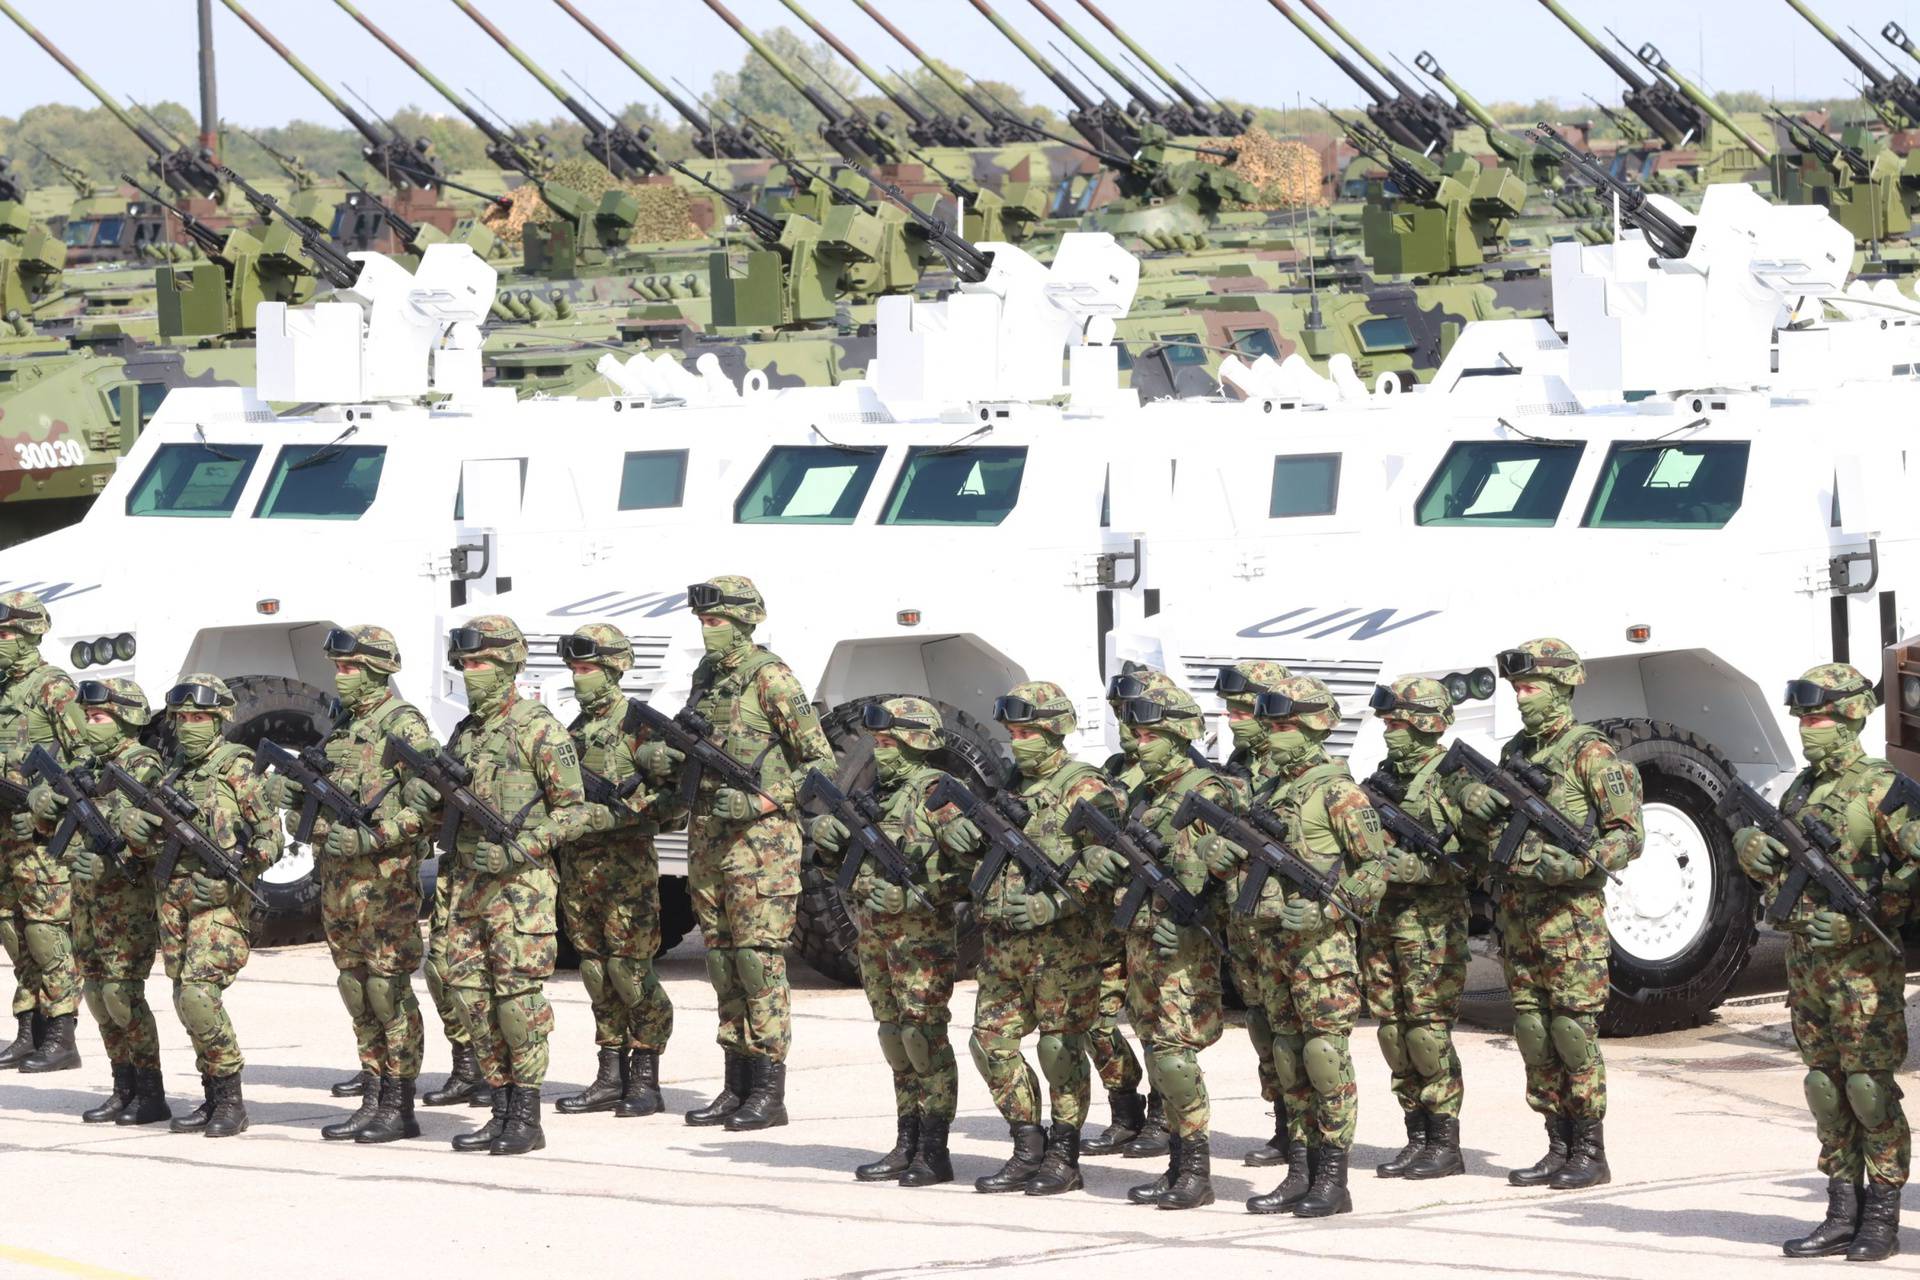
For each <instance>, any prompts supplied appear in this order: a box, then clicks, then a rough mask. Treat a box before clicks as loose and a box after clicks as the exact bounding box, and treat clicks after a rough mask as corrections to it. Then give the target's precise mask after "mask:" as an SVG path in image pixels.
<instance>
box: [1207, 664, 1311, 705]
mask: <svg viewBox="0 0 1920 1280" xmlns="http://www.w3.org/2000/svg"><path fill="white" fill-rule="evenodd" d="M1292 674H1293V672H1291V671H1289V670H1287V668H1286V667H1285V666H1283V665H1282V664H1280V663H1278V662H1270V661H1268V660H1266V659H1264V658H1262V659H1258V660H1256V661H1253V662H1236V663H1234V664H1233V665H1232V666H1230V667H1221V668H1220V670H1219V671H1217V672H1215V673H1214V677H1213V691H1214V692H1215V693H1217V694H1219V695H1220V697H1221V698H1222V699H1224V700H1225V701H1226V704H1227V705H1228V706H1229V707H1233V708H1234V709H1235V710H1239V711H1251V710H1253V702H1254V699H1255V698H1257V697H1259V696H1260V695H1261V694H1263V693H1266V692H1267V691H1268V690H1270V689H1272V688H1273V687H1274V686H1276V685H1278V684H1279V683H1280V682H1281V681H1282V680H1285V679H1286V678H1287V677H1288V676H1290V675H1292Z"/></svg>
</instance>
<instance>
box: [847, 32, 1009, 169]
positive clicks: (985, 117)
mask: <svg viewBox="0 0 1920 1280" xmlns="http://www.w3.org/2000/svg"><path fill="white" fill-rule="evenodd" d="M853 2H854V3H855V4H856V5H858V6H860V12H862V13H864V14H866V15H867V16H868V17H869V18H872V19H873V20H874V21H875V22H877V23H879V24H880V28H881V30H883V31H885V32H886V33H887V34H888V35H890V36H892V37H893V38H894V39H895V40H897V41H899V42H900V45H901V47H902V48H904V49H905V50H906V51H907V52H908V53H910V54H912V55H913V56H914V57H915V58H916V59H918V60H919V62H920V65H921V66H923V67H925V68H926V69H927V70H928V71H929V72H931V73H932V74H933V77H934V79H936V80H938V81H939V82H940V83H941V84H943V85H945V86H946V88H947V91H948V92H949V93H951V94H953V96H954V97H956V98H958V99H960V101H962V102H964V103H966V104H967V106H968V107H970V108H971V109H972V110H973V112H974V114H975V115H977V116H979V117H980V119H981V120H982V121H983V122H984V123H985V124H986V126H987V137H986V141H987V142H988V143H990V144H992V145H994V146H1004V145H1005V144H1007V143H1009V142H1024V141H1026V140H1027V139H1028V138H1030V137H1031V136H1032V134H1031V133H1030V132H1029V131H1028V129H1027V126H1026V122H1025V121H1023V120H1021V119H1020V118H1019V117H1018V116H1015V115H1014V114H1013V113H1012V112H1010V111H1006V110H1003V109H1002V108H1000V107H999V106H998V104H995V103H990V102H988V101H986V100H985V99H983V98H982V97H981V96H980V95H978V94H976V93H974V92H972V91H970V90H969V89H968V88H967V86H966V85H965V84H964V83H962V82H961V81H960V79H959V78H958V77H956V76H955V75H953V73H952V72H950V71H948V70H947V69H946V68H945V67H943V66H941V65H940V63H938V62H936V61H935V60H934V59H932V58H930V57H928V56H927V54H926V53H925V51H923V50H922V49H921V48H920V46H919V45H917V44H915V43H914V42H913V41H912V40H909V39H908V38H907V36H906V34H905V33H904V32H902V31H901V30H900V28H898V27H896V26H894V25H893V23H891V22H889V21H887V19H886V16H885V15H884V14H882V13H881V12H880V11H879V10H878V9H876V8H874V7H873V5H871V4H870V3H868V0H853ZM961 120H962V122H963V123H965V118H964V117H962V118H961Z"/></svg>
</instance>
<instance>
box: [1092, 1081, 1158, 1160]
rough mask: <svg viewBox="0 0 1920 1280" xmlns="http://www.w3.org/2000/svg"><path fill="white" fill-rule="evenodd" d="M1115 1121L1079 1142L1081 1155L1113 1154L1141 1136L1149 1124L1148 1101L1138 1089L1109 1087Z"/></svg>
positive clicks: (1109, 1103) (1108, 1098)
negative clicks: (1141, 1132)
mask: <svg viewBox="0 0 1920 1280" xmlns="http://www.w3.org/2000/svg"><path fill="white" fill-rule="evenodd" d="M1107 1105H1108V1106H1110V1107H1112V1108H1113V1122H1112V1123H1111V1124H1109V1125H1108V1126H1107V1127H1106V1128H1104V1129H1102V1130H1101V1131H1100V1132H1099V1133H1097V1134H1095V1135H1094V1136H1093V1137H1091V1138H1088V1139H1087V1140H1086V1141H1085V1142H1083V1143H1081V1144H1080V1152H1081V1154H1082V1155H1089V1156H1110V1155H1112V1154H1113V1153H1114V1152H1116V1151H1118V1150H1120V1148H1122V1147H1124V1146H1126V1145H1127V1144H1128V1143H1129V1142H1132V1141H1133V1140H1134V1139H1135V1138H1137V1137H1139V1136H1140V1130H1142V1129H1144V1128H1145V1127H1146V1124H1147V1100H1146V1099H1145V1098H1143V1097H1141V1096H1140V1093H1139V1091H1138V1090H1136V1089H1109V1090H1108V1091H1107Z"/></svg>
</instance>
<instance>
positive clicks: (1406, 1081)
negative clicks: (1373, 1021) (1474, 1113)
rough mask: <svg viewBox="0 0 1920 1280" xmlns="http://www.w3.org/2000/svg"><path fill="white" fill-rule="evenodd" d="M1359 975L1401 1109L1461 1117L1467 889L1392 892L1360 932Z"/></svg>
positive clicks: (1443, 887)
mask: <svg viewBox="0 0 1920 1280" xmlns="http://www.w3.org/2000/svg"><path fill="white" fill-rule="evenodd" d="M1360 976H1361V980H1362V984H1363V985H1364V987H1365V989H1366V996H1367V1008H1368V1010H1369V1011H1370V1012H1371V1013H1372V1014H1373V1016H1374V1017H1376V1018H1378V1019H1380V1052H1381V1055H1382V1056H1383V1057H1384V1058H1386V1060H1387V1069H1388V1070H1389V1071H1391V1072H1392V1073H1393V1093H1394V1096H1395V1097H1396V1098H1398V1099H1399V1100H1400V1109H1401V1110H1402V1111H1422V1110H1424V1111H1427V1112H1429V1113H1431V1114H1433V1115H1437V1116H1456V1117H1457V1116H1458V1115H1459V1114H1460V1100H1461V1098H1462V1097H1463V1096H1465V1092H1466V1087H1465V1084H1464V1082H1463V1080H1462V1078H1461V1074H1460V1055H1459V1053H1458V1052H1457V1051H1456V1050H1455V1049H1454V1046H1453V1024H1454V1023H1455V1022H1456V1021H1458V1020H1459V1017H1460V996H1461V994H1462V993H1463V992H1464V991H1465V990H1466V986H1467V893H1466V889H1465V888H1464V887H1462V886H1460V885H1436V886H1431V887H1420V888H1415V889H1412V890H1407V889H1404V888H1401V887H1399V886H1395V887H1394V888H1392V889H1390V890H1388V896H1387V899H1386V901H1384V902H1382V903H1381V904H1380V912H1379V914H1378V915H1377V916H1375V917H1374V919H1373V920H1372V921H1371V922H1369V923H1368V924H1367V925H1366V927H1365V928H1363V929H1362V930H1361V933H1360Z"/></svg>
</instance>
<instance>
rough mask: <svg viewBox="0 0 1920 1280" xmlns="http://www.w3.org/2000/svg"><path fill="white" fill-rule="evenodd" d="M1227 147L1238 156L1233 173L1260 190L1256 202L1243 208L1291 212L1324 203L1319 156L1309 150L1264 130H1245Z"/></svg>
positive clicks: (1310, 148)
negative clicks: (1233, 150)
mask: <svg viewBox="0 0 1920 1280" xmlns="http://www.w3.org/2000/svg"><path fill="white" fill-rule="evenodd" d="M1228 145H1230V146H1232V147H1233V148H1234V149H1235V150H1236V151H1238V152H1239V153H1240V158H1239V159H1238V160H1235V161H1234V162H1233V164H1232V166H1231V168H1232V169H1233V171H1234V172H1235V173H1236V174H1238V175H1239V176H1240V177H1242V178H1245V179H1246V180H1247V181H1248V182H1250V183H1252V184H1253V185H1254V186H1255V187H1257V188H1259V190H1260V199H1259V201H1258V202H1257V203H1255V204H1251V205H1247V206H1244V207H1246V208H1250V209H1294V208H1298V207H1300V206H1301V205H1307V204H1324V203H1325V202H1326V187H1325V184H1324V183H1322V181H1321V173H1320V156H1319V155H1318V153H1316V152H1315V151H1314V150H1313V148H1312V147H1309V146H1306V145H1305V144H1303V143H1299V142H1288V141H1282V140H1281V139H1279V138H1276V137H1274V136H1273V135H1272V134H1270V133H1268V132H1267V131H1266V130H1264V129H1249V130H1247V131H1246V132H1245V133H1243V134H1241V135H1240V136H1239V137H1238V138H1235V139H1234V140H1233V141H1232V142H1231V143H1230V144H1228Z"/></svg>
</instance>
